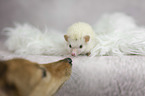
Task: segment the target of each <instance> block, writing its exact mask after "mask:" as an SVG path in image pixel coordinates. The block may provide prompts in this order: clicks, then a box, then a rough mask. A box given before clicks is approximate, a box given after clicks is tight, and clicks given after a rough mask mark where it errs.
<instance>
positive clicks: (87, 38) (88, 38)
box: [84, 35, 90, 43]
mask: <svg viewBox="0 0 145 96" xmlns="http://www.w3.org/2000/svg"><path fill="white" fill-rule="evenodd" d="M84 39H85V42H86V43H87V42H88V41H89V40H90V36H89V35H86V36H84Z"/></svg>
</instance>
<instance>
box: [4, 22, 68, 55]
mask: <svg viewBox="0 0 145 96" xmlns="http://www.w3.org/2000/svg"><path fill="white" fill-rule="evenodd" d="M5 31H6V34H7V36H8V39H7V41H6V43H5V44H6V46H7V47H8V49H9V50H11V51H14V52H15V53H18V54H47V55H64V54H65V55H66V54H67V51H66V49H65V48H66V47H65V40H64V38H63V34H62V33H61V32H57V31H56V30H51V29H49V30H48V29H45V31H41V30H39V29H37V28H35V27H34V26H32V25H29V24H24V25H19V24H16V27H15V28H6V29H5Z"/></svg>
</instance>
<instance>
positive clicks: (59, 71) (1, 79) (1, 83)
mask: <svg viewBox="0 0 145 96" xmlns="http://www.w3.org/2000/svg"><path fill="white" fill-rule="evenodd" d="M71 69H72V60H71V59H70V58H65V59H63V60H59V61H57V62H53V63H48V64H38V63H34V62H31V61H28V60H25V59H22V58H15V59H11V60H5V61H0V96H53V95H54V94H55V93H56V92H57V90H58V89H59V88H60V87H61V86H62V85H63V83H64V82H65V81H66V80H68V79H69V77H70V75H71Z"/></svg>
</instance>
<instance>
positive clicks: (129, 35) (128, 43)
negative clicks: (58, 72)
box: [6, 13, 145, 56]
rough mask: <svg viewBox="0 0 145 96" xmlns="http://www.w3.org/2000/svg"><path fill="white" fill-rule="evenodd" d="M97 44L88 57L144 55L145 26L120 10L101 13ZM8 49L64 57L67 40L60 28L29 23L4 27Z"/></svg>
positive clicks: (95, 29)
mask: <svg viewBox="0 0 145 96" xmlns="http://www.w3.org/2000/svg"><path fill="white" fill-rule="evenodd" d="M93 29H94V31H95V33H96V40H97V41H98V43H97V44H96V45H95V46H96V47H95V48H93V49H92V50H90V51H91V56H102V55H117V56H120V55H124V54H125V55H126V54H127V55H128V54H139V55H145V28H143V27H140V26H138V25H137V24H136V23H135V21H134V19H133V18H132V17H131V16H128V15H126V14H123V13H114V14H107V15H103V16H102V18H100V20H99V21H98V22H97V23H96V24H95V26H94V28H93ZM6 32H7V35H8V39H7V42H6V45H7V47H8V49H9V50H11V51H14V52H15V53H18V54H47V55H55V56H61V55H64V56H66V55H67V54H68V52H67V51H66V50H67V48H68V47H66V46H65V45H66V42H65V41H64V38H63V35H64V34H62V33H61V32H59V31H54V30H50V29H46V30H40V29H38V28H36V27H34V26H32V25H29V24H24V25H23V24H22V25H21V24H20V25H19V24H18V25H16V27H14V28H6Z"/></svg>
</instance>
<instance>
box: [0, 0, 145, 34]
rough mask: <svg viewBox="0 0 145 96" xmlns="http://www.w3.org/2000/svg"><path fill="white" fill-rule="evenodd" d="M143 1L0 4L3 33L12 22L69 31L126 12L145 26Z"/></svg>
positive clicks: (6, 0)
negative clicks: (79, 22)
mask: <svg viewBox="0 0 145 96" xmlns="http://www.w3.org/2000/svg"><path fill="white" fill-rule="evenodd" d="M144 5H145V1H144V0H0V30H2V29H3V28H4V27H7V26H9V27H10V26H13V22H19V23H23V22H28V23H31V24H34V25H36V26H40V27H44V25H46V26H47V27H52V28H55V29H58V30H62V31H64V32H65V31H66V29H67V27H68V26H69V25H70V24H72V23H74V22H78V21H85V22H88V23H90V24H94V23H95V22H96V21H97V20H98V18H99V17H100V16H101V15H102V14H104V13H110V12H111V13H112V12H118V11H119V12H124V13H127V14H129V15H131V16H133V17H134V18H135V20H136V21H137V23H138V24H140V25H145V19H144V16H145V12H144V11H145V6H144Z"/></svg>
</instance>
